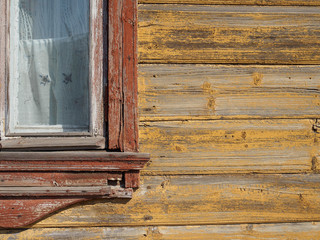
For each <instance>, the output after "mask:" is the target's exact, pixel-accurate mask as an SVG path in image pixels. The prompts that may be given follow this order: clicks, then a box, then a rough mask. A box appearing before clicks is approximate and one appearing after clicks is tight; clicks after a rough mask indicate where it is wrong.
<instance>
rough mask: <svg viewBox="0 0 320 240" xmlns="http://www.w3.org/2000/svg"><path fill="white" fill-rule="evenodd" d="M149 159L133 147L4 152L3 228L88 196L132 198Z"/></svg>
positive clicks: (0, 161)
mask: <svg viewBox="0 0 320 240" xmlns="http://www.w3.org/2000/svg"><path fill="white" fill-rule="evenodd" d="M148 160H149V155H148V154H143V153H132V152H130V153H129V152H105V151H72V152H71V151H70V152H69V151H59V152H0V179H1V181H0V202H1V204H0V207H1V209H2V210H1V213H0V227H5V228H18V227H24V226H26V225H29V224H32V223H34V222H35V221H37V220H39V219H42V218H43V217H45V216H47V215H48V214H50V213H52V212H54V211H57V210H58V209H61V208H64V207H66V206H69V205H71V204H74V203H77V202H81V201H86V200H90V199H96V198H125V199H130V198H131V197H132V193H133V188H137V187H138V186H139V177H140V175H139V170H141V169H142V168H143V166H144V165H145V164H146V163H147V162H148ZM35 209H37V211H34V210H35Z"/></svg>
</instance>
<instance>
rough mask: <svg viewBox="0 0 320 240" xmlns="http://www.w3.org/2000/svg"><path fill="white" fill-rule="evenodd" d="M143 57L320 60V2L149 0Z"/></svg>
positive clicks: (142, 13)
mask: <svg viewBox="0 0 320 240" xmlns="http://www.w3.org/2000/svg"><path fill="white" fill-rule="evenodd" d="M138 37H139V58H140V62H141V63H227V64H229V63H237V64H250V63H251V64H255V63H261V64H318V63H320V54H319V51H318V49H319V48H320V8H319V7H312V8H310V7H256V6H207V5H206V6H201V5H183V4H179V5H175V4H171V5H170V4H167V5H166V4H145V5H141V6H140V7H139V30H138Z"/></svg>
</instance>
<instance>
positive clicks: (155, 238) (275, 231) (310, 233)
mask: <svg viewBox="0 0 320 240" xmlns="http://www.w3.org/2000/svg"><path fill="white" fill-rule="evenodd" d="M9 233H11V234H12V235H11V236H10V238H9V239H10V240H20V239H23V240H29V239H30V240H34V239H37V240H42V239H43V240H55V239H64V240H69V239H70V240H73V239H78V240H87V239H114V240H119V239H123V240H134V239H137V240H138V239H150V240H151V239H152V240H160V239H171V240H174V239H176V240H186V239H190V240H191V239H194V240H199V239H207V240H230V239H248V238H250V239H252V240H254V239H256V240H270V239H278V240H288V239H295V240H305V239H315V240H316V239H318V237H319V235H320V223H317V222H314V223H311V222H305V223H278V224H241V225H240V224H235V225H224V226H221V225H220V226H217V225H203V226H150V227H92V228H44V229H28V230H23V231H21V230H19V231H0V238H3V239H7V238H6V237H7V234H9Z"/></svg>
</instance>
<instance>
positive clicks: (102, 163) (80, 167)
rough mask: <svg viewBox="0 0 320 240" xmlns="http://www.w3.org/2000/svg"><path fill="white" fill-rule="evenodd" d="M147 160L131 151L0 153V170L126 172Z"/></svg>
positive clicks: (135, 168) (146, 157)
mask: <svg viewBox="0 0 320 240" xmlns="http://www.w3.org/2000/svg"><path fill="white" fill-rule="evenodd" d="M148 160H149V154H144V153H134V152H105V151H73V152H72V151H59V152H0V171H1V172H8V171H64V172H72V171H88V172H92V171H94V172H101V171H122V170H123V171H128V170H140V169H142V168H143V166H144V165H145V164H146V163H147V162H148Z"/></svg>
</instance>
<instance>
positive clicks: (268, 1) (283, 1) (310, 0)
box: [139, 0, 320, 6]
mask: <svg viewBox="0 0 320 240" xmlns="http://www.w3.org/2000/svg"><path fill="white" fill-rule="evenodd" d="M139 3H158V4H159V3H167V4H170V3H174V4H178V3H179V4H196V5H200V4H204V5H209V4H216V5H259V6H320V2H319V1H318V0H139Z"/></svg>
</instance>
